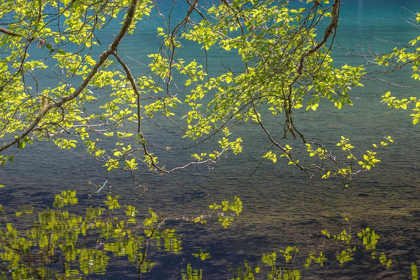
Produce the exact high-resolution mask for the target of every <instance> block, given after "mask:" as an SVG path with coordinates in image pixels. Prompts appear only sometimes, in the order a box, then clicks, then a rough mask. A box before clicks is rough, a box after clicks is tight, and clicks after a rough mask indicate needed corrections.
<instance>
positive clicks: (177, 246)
mask: <svg viewBox="0 0 420 280" xmlns="http://www.w3.org/2000/svg"><path fill="white" fill-rule="evenodd" d="M77 203H78V198H77V197H76V191H63V192H61V194H59V195H56V197H55V200H54V203H53V206H54V208H52V209H51V208H47V209H46V210H43V211H40V212H38V213H34V212H33V210H32V209H30V210H27V208H26V206H25V207H24V209H23V211H20V212H16V215H15V216H16V218H13V219H14V220H13V221H14V223H15V224H12V222H9V220H10V219H9V218H8V217H7V216H6V215H5V214H3V217H2V218H3V220H5V221H6V222H5V223H2V224H1V226H0V271H2V272H1V273H0V279H9V278H12V279H29V278H30V279H32V278H37V279H56V278H58V279H61V278H78V277H84V276H86V275H90V274H99V275H101V274H105V273H106V270H107V268H108V265H109V263H110V259H111V257H114V258H121V257H124V258H126V259H127V260H128V262H130V263H132V264H134V266H135V268H136V270H137V273H138V274H139V275H140V274H142V273H146V272H149V271H151V270H152V268H153V267H154V266H155V265H156V262H155V261H152V260H151V259H150V258H149V253H150V250H151V249H156V250H158V251H160V250H164V251H166V252H169V253H172V254H178V253H180V252H181V251H182V250H183V248H182V242H181V236H180V235H179V234H177V232H176V231H175V229H170V228H163V226H164V223H165V221H167V220H169V219H179V220H184V221H191V222H192V221H195V222H201V223H204V222H206V220H207V219H209V218H211V217H212V216H215V217H218V218H219V219H220V217H223V219H222V222H223V226H225V227H226V226H227V225H228V224H230V223H231V222H232V220H233V216H237V215H239V213H241V211H242V206H241V205H242V202H241V201H240V200H239V198H237V197H235V200H234V201H233V202H229V201H222V202H221V204H216V203H215V204H213V205H211V207H210V208H212V209H211V213H210V214H206V215H200V216H198V217H193V218H185V217H184V218H173V217H171V218H168V217H167V218H162V217H160V216H159V215H158V214H157V213H156V212H154V211H153V210H152V209H149V215H148V217H147V218H145V219H139V218H137V217H136V214H137V213H138V211H137V210H136V208H135V206H133V205H124V207H123V208H121V206H120V203H119V196H118V195H115V196H113V195H111V194H109V195H108V196H107V200H105V201H104V206H106V207H105V208H104V207H93V206H89V207H88V208H86V210H85V215H83V216H82V215H77V214H74V213H72V212H70V211H68V209H66V208H70V207H72V206H74V205H75V204H77ZM213 208H214V209H213ZM24 216H26V218H27V217H31V219H32V220H33V221H35V223H34V226H32V227H31V228H30V229H29V230H27V231H26V232H25V231H23V230H21V231H20V230H19V229H18V228H17V227H16V226H17V225H19V226H22V227H26V226H27V225H24V224H23V223H22V219H23V217H24ZM16 219H18V220H17V221H16ZM224 219H228V220H229V223H227V222H224ZM19 220H20V221H21V223H19ZM15 221H16V222H15ZM194 255H195V254H194ZM197 257H198V258H200V259H201V260H203V261H204V260H206V259H208V258H210V257H211V256H210V254H209V253H204V252H203V251H201V250H200V252H199V253H197ZM181 275H182V279H197V280H198V279H202V270H201V269H200V270H198V269H193V268H192V267H191V264H188V265H187V268H186V269H183V270H182V271H181Z"/></svg>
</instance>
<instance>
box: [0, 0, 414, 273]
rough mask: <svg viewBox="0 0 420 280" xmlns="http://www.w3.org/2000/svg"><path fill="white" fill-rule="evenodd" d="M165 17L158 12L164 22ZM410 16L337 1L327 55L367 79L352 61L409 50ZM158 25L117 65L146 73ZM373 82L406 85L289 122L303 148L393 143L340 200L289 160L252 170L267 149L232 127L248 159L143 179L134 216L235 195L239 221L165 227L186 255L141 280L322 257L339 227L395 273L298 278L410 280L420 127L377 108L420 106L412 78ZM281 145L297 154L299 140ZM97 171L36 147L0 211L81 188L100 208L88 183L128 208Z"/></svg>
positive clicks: (20, 163) (84, 160)
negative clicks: (268, 259) (371, 237)
mask: <svg viewBox="0 0 420 280" xmlns="http://www.w3.org/2000/svg"><path fill="white" fill-rule="evenodd" d="M169 2H171V1H168V3H169ZM165 4H166V5H165ZM185 7H186V4H184V3H179V4H178V6H177V7H176V12H177V13H176V14H175V15H174V19H173V20H174V21H176V20H177V19H179V18H180V17H182V15H183V12H184V11H185ZM169 9H170V6H169V5H168V4H167V3H164V2H163V3H162V12H163V13H164V12H165V10H166V11H168V10H169ZM410 11H412V12H416V11H420V1H415V0H410V1H379V0H370V1H367V0H365V1H362V0H358V1H356V0H351V1H343V4H342V10H341V13H340V20H341V21H340V24H339V28H338V31H337V32H338V33H337V38H336V45H335V46H336V48H335V49H334V50H333V51H334V53H333V57H334V58H335V62H336V64H337V65H342V64H345V63H347V64H350V65H359V64H364V65H365V66H366V69H367V70H368V71H376V70H377V69H376V68H375V67H372V66H370V65H368V63H367V62H366V61H365V60H363V59H360V58H357V57H353V56H351V55H349V52H353V51H352V50H355V51H357V52H358V53H360V54H368V53H369V52H377V53H384V52H387V51H390V50H391V49H392V48H393V47H394V46H395V45H396V44H397V43H401V44H404V43H407V42H408V41H410V40H411V39H412V38H414V37H416V36H418V33H419V30H418V29H416V28H415V27H413V26H412V25H410V24H409V23H407V19H409V18H414V16H413V15H412V14H411V13H410ZM159 22H161V20H160V19H153V20H150V21H145V22H142V23H141V24H140V26H139V29H138V31H136V33H135V34H134V35H133V36H129V37H127V38H125V39H124V40H125V41H124V44H123V46H122V48H121V49H120V55H121V56H123V57H124V58H125V59H126V60H127V61H128V62H127V63H128V64H129V66H130V67H131V68H132V71H133V72H134V73H135V74H136V75H141V74H144V73H146V71H147V70H146V66H145V65H147V63H148V61H149V59H148V58H147V55H148V54H150V53H151V52H156V46H158V45H159V44H160V39H159V38H157V37H156V32H155V30H156V27H157V25H158V24H159ZM108 32H109V33H104V35H103V36H102V37H101V40H103V43H104V44H103V45H104V46H107V45H108V43H107V42H108V41H107V40H111V39H112V34H113V31H112V30H111V31H108ZM107 36H108V37H107ZM339 46H341V47H343V48H346V49H347V51H344V50H342V49H340V48H339ZM187 47H190V49H187V48H186V50H185V51H183V52H182V53H181V54H180V55H182V56H184V57H185V58H186V59H187V60H191V59H197V60H198V61H201V62H204V52H203V50H201V49H200V48H199V47H195V46H193V45H187ZM208 63H209V72H210V73H213V74H220V73H222V71H223V65H222V63H223V64H224V65H229V66H230V67H233V68H234V67H235V66H237V64H238V60H237V59H236V58H235V57H234V56H231V55H226V54H223V53H220V52H214V53H213V56H210V59H209V61H208ZM380 78H381V79H383V80H386V81H388V82H392V83H397V84H401V85H404V86H412V87H397V86H392V85H391V84H389V83H386V82H383V81H378V80H365V81H363V83H364V84H365V86H364V87H363V88H356V89H354V90H352V95H354V97H356V99H354V106H352V107H344V108H343V109H342V110H336V109H334V106H333V104H327V103H325V104H321V106H320V108H319V109H318V110H317V111H316V112H312V111H302V112H299V113H297V114H296V116H295V124H296V125H297V126H298V127H299V128H300V130H301V131H303V132H304V133H305V136H306V137H307V138H309V139H311V140H316V141H320V142H322V143H325V144H326V145H328V146H329V147H331V148H332V149H335V148H334V147H335V143H337V142H338V141H339V139H340V136H342V135H343V136H346V137H348V138H350V140H351V141H352V143H353V144H354V146H355V147H356V149H358V151H360V153H363V151H365V150H367V149H370V148H371V145H372V143H378V142H380V141H382V139H383V137H384V136H388V135H390V136H392V137H393V139H394V141H395V143H394V144H392V145H391V146H389V147H386V148H384V149H383V150H381V151H380V152H378V154H379V157H380V158H381V160H382V162H381V163H380V164H378V167H377V168H374V169H373V170H372V171H371V172H369V173H365V174H361V175H360V176H357V177H356V178H355V179H354V180H353V181H352V182H350V188H348V189H347V190H345V191H343V189H342V186H341V182H340V181H334V180H327V181H325V180H321V179H320V178H315V179H312V180H310V179H308V178H307V177H305V175H304V174H303V173H301V172H300V171H299V170H298V169H297V168H295V167H291V166H289V165H287V163H286V162H285V161H283V162H282V161H280V164H272V163H269V162H265V161H264V162H263V163H262V164H261V165H259V162H260V159H261V156H262V155H263V154H264V153H265V150H266V149H267V148H268V147H270V143H269V141H268V139H266V137H265V135H264V134H263V133H262V131H261V130H259V129H257V127H256V126H255V125H251V124H248V125H243V126H240V127H237V128H236V131H237V133H239V134H241V137H242V138H243V140H244V151H243V153H242V154H240V155H238V156H229V157H228V158H226V159H224V160H223V161H222V162H221V163H220V164H218V165H216V166H215V167H211V168H208V167H198V168H195V167H194V168H190V169H188V170H185V171H182V172H179V173H175V174H171V175H168V176H157V175H155V174H152V173H147V172H143V171H139V173H138V174H137V176H138V178H137V179H138V181H139V182H141V183H142V184H144V186H146V187H147V188H148V191H147V193H146V194H145V195H143V196H141V197H140V198H137V200H136V201H135V202H134V203H136V205H137V207H138V208H139V209H140V210H141V211H147V209H148V208H149V207H151V208H153V209H154V210H155V211H157V212H160V213H162V215H164V216H173V217H181V216H188V215H194V214H197V213H201V212H203V213H204V212H206V211H207V208H208V205H209V204H212V203H213V202H216V201H221V200H222V199H231V198H233V197H234V196H235V195H237V196H239V197H240V198H241V199H242V201H243V213H242V214H241V215H240V216H239V217H237V218H236V219H235V221H234V223H233V225H232V226H231V227H229V228H228V229H223V228H222V227H221V226H220V225H218V224H217V223H210V224H208V225H201V224H192V223H187V222H179V221H176V220H172V221H171V220H170V221H169V222H168V223H167V226H168V227H175V228H176V229H177V230H178V232H179V233H181V234H182V235H183V248H184V250H183V251H182V252H181V253H179V254H177V255H174V254H167V253H164V252H157V253H154V255H152V256H151V258H153V259H154V261H156V262H157V265H156V266H155V268H154V269H153V270H152V271H151V272H150V273H147V274H145V275H143V277H144V279H170V278H171V277H173V279H181V276H180V274H179V271H180V269H181V268H185V264H186V263H191V264H192V266H193V268H198V269H203V275H204V276H203V279H226V278H228V277H229V275H230V274H229V273H230V272H229V270H230V268H232V267H235V266H238V265H240V264H241V263H242V262H243V261H244V259H246V260H248V262H249V263H253V264H256V263H258V261H259V260H260V257H261V256H262V254H264V253H266V254H267V253H272V252H274V251H278V250H279V249H284V248H285V247H286V246H288V245H296V246H301V247H302V248H305V249H304V250H306V251H309V250H311V249H313V248H318V247H319V246H321V244H323V242H324V241H325V240H324V239H322V238H320V237H317V236H319V235H320V232H321V230H323V229H325V228H328V229H330V231H332V232H337V231H338V230H341V229H344V228H346V227H347V226H348V223H347V222H345V221H344V219H345V218H349V220H350V224H351V226H352V227H353V228H354V229H355V231H357V230H358V229H361V228H365V227H371V228H373V229H375V231H376V232H377V233H378V234H379V235H380V236H381V239H380V242H379V245H378V248H379V249H380V250H382V251H383V252H385V253H386V254H387V256H388V257H390V258H392V259H393V265H392V266H391V268H389V269H385V268H383V267H381V266H380V265H378V264H377V263H375V262H372V261H370V262H365V261H366V259H365V257H364V256H359V260H357V261H354V262H352V263H350V264H347V265H344V266H343V267H342V268H339V267H337V266H336V267H333V268H321V269H318V270H316V269H310V270H303V271H302V273H303V275H304V276H305V277H304V279H320V278H321V277H326V278H327V279H407V278H408V277H409V276H410V275H411V274H410V264H411V263H412V262H414V263H417V264H418V265H419V264H420V254H419V248H420V230H419V228H420V161H419V160H418V159H419V158H420V146H419V144H418V143H419V139H420V126H418V125H417V126H413V125H412V124H411V122H412V120H411V117H410V116H409V114H410V112H408V111H394V110H391V109H388V108H387V107H386V106H385V105H384V104H381V103H380V100H381V96H382V95H383V94H384V93H386V92H387V91H389V90H391V91H392V92H393V93H394V94H396V95H398V96H410V95H417V96H418V94H419V90H418V88H417V87H416V86H417V84H418V83H417V84H416V83H415V82H414V81H412V80H411V79H410V69H403V70H401V71H398V72H395V73H393V74H392V75H388V76H380ZM45 86H46V85H45ZM180 94H183V93H182V92H181V93H180ZM184 94H185V93H184ZM275 121H276V120H275V119H273V122H275ZM281 124H282V121H281V120H280V121H279V125H281ZM143 129H144V133H145V136H146V138H147V139H149V142H153V143H155V144H156V146H159V145H162V146H166V145H170V146H175V147H177V146H183V145H186V144H188V143H187V142H185V141H184V142H181V141H180V140H179V138H178V136H177V135H174V136H173V137H172V136H170V135H169V136H168V135H167V134H166V133H164V132H163V131H161V130H159V129H158V128H157V126H155V125H154V124H153V123H151V122H150V123H148V122H144V124H143ZM168 142H169V144H168ZM288 143H290V144H291V145H292V146H293V144H295V145H296V146H298V145H299V143H298V142H297V141H295V142H294V141H290V142H288ZM155 149H156V150H155V151H156V153H162V154H163V153H164V149H162V150H159V149H158V147H156V148H155ZM188 160H189V152H187V153H186V152H185V151H182V150H174V151H172V152H170V153H169V155H165V157H164V158H163V159H162V161H163V162H165V164H166V165H168V166H173V165H175V164H176V163H178V162H180V161H185V162H186V161H188ZM101 165H102V164H101V163H98V162H96V161H95V160H94V159H92V158H91V157H90V156H88V155H86V153H84V152H83V151H82V150H75V151H74V152H68V151H62V150H58V148H56V147H55V146H54V145H53V144H52V143H35V144H34V145H31V146H30V147H28V149H25V150H21V151H19V152H18V153H17V157H16V160H15V162H14V163H13V164H10V165H7V166H5V167H4V168H2V169H0V178H1V182H0V183H1V184H4V185H5V186H6V187H5V188H4V189H1V190H0V193H1V196H0V203H1V204H2V205H3V207H5V208H8V209H20V208H19V207H21V206H22V204H31V205H34V206H35V207H36V208H37V209H40V208H43V207H46V206H49V205H51V203H52V201H53V198H54V195H55V194H56V193H58V192H59V191H61V190H65V189H76V190H78V193H79V195H80V196H81V201H82V203H85V204H89V203H92V201H93V202H95V201H101V200H103V199H104V198H105V197H106V192H101V193H99V194H94V195H93V198H92V199H90V200H89V199H88V198H87V195H88V194H93V193H94V192H95V191H96V189H95V187H94V186H93V185H90V184H89V181H90V182H93V183H95V184H101V183H102V182H103V181H104V179H105V177H106V176H108V181H109V182H110V184H111V185H112V191H113V192H114V193H118V194H121V199H122V200H124V201H127V202H126V203H129V202H133V201H134V197H137V196H136V195H137V194H138V193H139V192H140V191H141V190H140V189H138V188H137V187H136V186H135V185H134V184H133V183H132V182H131V180H130V177H129V176H128V174H126V173H124V172H111V173H110V174H108V175H107V174H106V172H105V170H104V168H103V167H102V166H101ZM254 171H255V172H254ZM251 174H253V175H252V176H251ZM314 236H315V237H314ZM200 249H202V250H203V251H204V252H209V253H210V254H211V256H212V258H211V259H209V260H206V261H205V262H201V261H200V260H198V259H196V258H194V257H193V256H192V255H191V254H192V253H196V252H197V251H199V250H200ZM367 255H368V256H369V253H367ZM330 257H331V258H334V256H330ZM368 259H369V258H368ZM122 267H123V269H122ZM326 271H328V273H327V272H326ZM122 276H124V277H125V278H127V279H128V278H131V277H133V278H134V277H136V276H135V267H131V266H130V265H129V264H127V263H115V264H113V265H111V266H110V269H109V273H108V274H107V277H108V278H110V279H121V277H122ZM103 277H105V276H103ZM103 277H101V278H103ZM258 279H259V278H258Z"/></svg>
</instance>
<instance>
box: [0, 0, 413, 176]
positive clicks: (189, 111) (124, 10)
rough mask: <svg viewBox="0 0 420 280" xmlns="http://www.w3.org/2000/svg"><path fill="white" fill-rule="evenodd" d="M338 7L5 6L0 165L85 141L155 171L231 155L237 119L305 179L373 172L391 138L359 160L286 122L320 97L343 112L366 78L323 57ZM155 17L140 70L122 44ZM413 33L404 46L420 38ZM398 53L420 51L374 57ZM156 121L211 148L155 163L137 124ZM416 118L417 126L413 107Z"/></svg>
mask: <svg viewBox="0 0 420 280" xmlns="http://www.w3.org/2000/svg"><path fill="white" fill-rule="evenodd" d="M340 4H341V3H340V0H334V1H331V3H330V2H329V1H327V0H323V1H322V2H320V1H313V0H307V1H306V3H294V4H291V3H289V1H273V0H264V1H242V0H241V1H239V0H238V1H220V2H212V3H205V2H203V3H201V2H199V1H198V0H196V1H192V2H191V1H188V9H186V10H185V15H184V17H183V19H182V20H180V21H179V22H176V23H173V22H171V13H169V15H163V14H162V13H161V10H160V8H159V5H167V3H166V2H165V3H160V4H159V2H155V1H149V0H144V1H138V0H132V1H128V0H125V1H118V2H112V1H108V0H101V1H79V0H71V1H44V0H38V1H23V0H22V1H15V2H11V1H4V2H2V3H1V4H0V8H1V18H2V19H1V22H0V25H1V29H0V32H1V35H0V47H1V50H2V51H1V62H0V63H1V67H0V71H1V73H0V91H1V102H0V106H1V107H0V120H1V127H0V138H1V146H0V152H1V153H2V155H1V156H0V161H1V162H2V164H3V165H4V164H6V162H7V161H12V160H13V158H14V156H13V152H11V153H10V152H6V150H8V151H11V150H12V149H13V148H14V147H18V148H20V149H22V148H24V147H25V146H26V145H27V144H28V143H30V144H32V143H34V142H35V141H53V142H54V143H55V144H56V145H57V146H58V147H59V148H61V149H72V148H75V147H76V146H80V145H84V146H85V147H86V150H87V151H88V152H89V153H91V154H92V155H93V156H94V157H96V158H97V159H98V160H100V161H103V162H104V165H105V166H106V168H107V169H108V170H112V169H115V168H124V169H127V170H130V171H133V170H135V169H137V168H138V164H139V163H144V164H146V165H147V166H148V168H149V169H150V170H154V171H156V172H158V173H171V172H173V171H175V170H179V169H183V168H185V167H187V166H190V165H196V164H214V163H216V162H217V161H219V160H220V158H221V155H222V154H224V153H226V152H228V151H231V152H233V153H235V154H236V153H239V152H241V150H242V146H241V145H242V143H241V142H242V139H241V135H237V133H235V131H234V130H232V127H233V126H234V125H235V124H238V123H246V122H252V123H255V124H257V125H258V126H259V127H260V131H261V133H263V134H265V135H266V136H267V138H268V139H269V141H270V142H271V147H268V150H267V151H266V152H262V157H263V158H267V159H269V160H271V161H273V162H277V160H278V158H281V157H284V158H286V159H287V161H288V162H289V164H292V165H296V166H297V167H298V168H300V169H301V170H302V171H304V172H305V173H307V174H308V176H310V177H313V176H315V175H317V174H319V173H321V174H322V176H323V178H328V177H330V176H342V177H343V178H344V179H347V178H350V177H351V176H352V175H353V174H356V173H359V172H362V171H366V170H369V169H370V168H371V167H373V166H375V164H376V163H377V162H379V159H377V158H376V156H375V155H376V151H375V149H376V148H378V147H380V146H385V145H387V144H388V143H389V142H392V139H391V138H390V137H386V138H385V140H384V141H380V144H374V149H372V150H368V151H367V152H366V153H365V154H362V155H361V158H360V157H359V156H358V157H359V159H357V158H356V156H355V154H354V153H353V152H352V149H353V146H352V145H351V144H350V140H349V139H348V138H346V137H344V136H341V140H339V142H338V144H337V145H338V146H339V147H341V149H342V150H343V151H344V158H343V160H339V159H338V158H337V156H336V155H333V154H332V153H331V152H330V151H329V150H328V149H327V147H325V146H324V145H322V143H316V142H314V141H311V140H310V139H309V138H310V137H308V136H306V135H305V134H304V131H301V130H300V129H299V127H298V126H297V125H296V124H295V122H294V114H293V112H295V111H296V110H316V109H317V107H318V106H319V104H320V102H321V101H328V102H332V103H333V104H334V105H335V107H336V108H337V109H340V108H342V106H347V105H352V99H351V96H350V94H349V92H350V90H351V89H352V88H353V87H357V86H362V84H361V78H362V76H363V75H364V74H365V70H364V68H363V67H362V66H358V67H355V66H350V65H342V66H341V67H336V66H335V65H334V63H333V59H332V57H331V51H332V45H333V43H334V38H335V34H336V30H337V27H338V25H339V11H340ZM156 16H161V17H162V18H163V20H162V25H161V26H158V27H157V29H156V35H157V36H159V37H161V38H162V44H161V45H160V46H157V47H156V52H154V53H150V55H149V58H150V61H148V62H146V63H148V67H149V68H150V72H149V73H148V74H147V75H140V74H139V73H136V72H135V71H133V62H132V61H131V60H129V59H127V57H124V56H123V55H120V54H119V52H118V50H119V48H120V47H121V45H122V44H124V39H125V37H127V36H132V34H135V32H136V30H137V29H139V28H141V24H140V23H141V22H144V21H146V20H148V19H151V18H153V17H156ZM115 22H118V24H119V25H120V27H119V31H118V33H117V34H115V36H114V37H113V39H112V42H111V43H110V44H109V46H105V44H102V43H101V39H100V37H101V34H104V33H103V32H105V31H106V30H108V29H109V28H111V27H112V26H113V25H115V24H116V23H115ZM113 28H115V27H113ZM417 40H418V38H417ZM417 40H414V41H412V42H411V43H412V44H413V45H416V44H417ZM187 42H195V43H196V44H198V45H199V46H201V47H202V50H203V55H204V56H205V58H206V61H205V63H204V64H203V65H201V64H200V63H198V62H197V60H192V61H191V60H185V59H183V58H182V54H183V51H184V52H185V50H184V49H186V48H187V45H188V44H187ZM212 50H222V51H224V52H227V53H228V54H229V55H232V56H237V58H238V61H240V64H239V65H241V66H240V67H239V70H238V69H235V70H231V69H228V68H226V69H225V72H224V73H223V74H221V75H209V74H208V67H207V58H209V57H210V56H211V51H212ZM417 51H418V50H417ZM396 56H398V57H399V60H403V59H405V60H408V61H409V62H413V63H414V64H413V65H414V67H418V53H406V52H405V50H404V49H403V50H397V49H396V50H395V51H394V52H393V53H391V54H389V55H388V56H384V57H383V58H382V59H379V60H378V63H384V64H387V63H388V62H387V61H388V60H389V59H392V58H393V57H396ZM404 57H405V58H404ZM416 69H417V70H416ZM416 69H415V71H418V68H416ZM415 75H416V74H415ZM45 77H47V79H46V78H45ZM180 93H181V94H180ZM384 101H385V102H387V103H388V105H389V106H394V107H398V106H399V107H405V106H406V105H404V104H406V103H407V102H417V99H415V98H413V99H411V100H409V101H408V100H402V101H400V102H397V100H393V99H392V98H389V95H385V99H384ZM416 104H417V105H416V109H415V110H418V104H419V103H418V102H417V103H416ZM179 108H183V109H182V110H180V109H179ZM270 115H274V116H276V117H275V121H276V122H278V126H277V129H274V130H273V129H272V127H271V126H270V125H268V124H269V123H270V124H271V123H272V120H273V118H272V117H270ZM156 116H163V117H164V118H160V119H159V122H165V123H167V124H170V125H173V127H174V128H176V129H177V130H178V131H179V137H182V138H189V139H191V140H192V141H193V142H192V144H191V146H194V147H195V146H199V145H200V144H201V143H203V142H205V141H207V140H208V139H216V140H217V142H218V147H215V148H212V149H208V147H206V148H203V149H202V151H200V152H198V153H197V152H193V153H192V154H191V156H192V157H193V160H192V161H189V162H180V163H178V164H177V166H164V165H161V164H160V163H159V161H158V157H157V156H156V151H154V148H153V147H151V146H150V143H149V142H148V139H146V137H145V135H144V133H143V129H142V128H143V126H144V125H145V122H144V120H146V119H152V118H155V117H156ZM413 117H414V123H416V122H417V121H418V117H419V116H418V114H414V115H413ZM104 139H112V141H113V142H114V147H113V148H109V146H106V145H102V141H103V140H104ZM294 139H300V140H301V141H300V142H299V141H298V142H296V141H295V142H293V143H295V144H296V145H298V146H299V147H300V148H299V149H301V150H304V151H307V154H308V157H307V158H305V159H304V160H303V159H301V158H297V157H295V156H294V153H293V151H292V149H293V148H292V146H291V143H290V142H291V141H292V140H294ZM337 139H340V136H339V135H337ZM295 144H294V145H295ZM167 149H170V147H167Z"/></svg>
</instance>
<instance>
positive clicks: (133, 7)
mask: <svg viewBox="0 0 420 280" xmlns="http://www.w3.org/2000/svg"><path fill="white" fill-rule="evenodd" d="M137 5H138V0H132V1H131V3H130V6H129V8H128V10H127V17H126V19H125V21H124V24H123V26H122V27H121V30H120V32H119V33H118V34H117V36H116V37H115V39H114V41H113V42H112V43H111V44H110V45H109V48H108V50H106V51H104V52H103V53H102V54H101V55H100V56H99V60H98V62H97V63H96V64H95V66H93V68H92V70H91V71H90V73H89V74H88V75H87V77H86V78H85V79H84V80H83V82H82V83H81V84H80V86H79V87H78V88H77V89H76V91H75V92H74V93H73V94H72V95H69V96H67V97H63V98H62V99H61V100H59V101H57V102H56V103H52V104H49V105H47V106H46V107H45V109H44V110H41V112H40V113H39V115H38V116H37V117H36V118H35V120H34V121H33V122H32V123H31V124H30V125H29V127H28V128H27V129H26V130H25V131H24V132H23V133H22V134H21V135H19V136H16V137H15V139H14V140H13V141H10V142H8V143H5V144H4V145H3V146H1V147H0V152H2V151H4V150H6V149H7V148H9V147H11V146H13V145H14V144H16V143H18V142H19V141H20V140H22V139H23V138H25V137H26V136H27V135H28V134H29V133H31V131H33V130H34V128H35V127H36V126H37V125H38V124H39V123H40V122H41V120H42V119H43V117H44V116H45V115H46V114H47V113H48V112H49V111H50V110H51V109H53V108H59V107H61V106H62V105H63V104H65V103H67V102H69V101H72V100H73V99H75V98H77V97H78V96H79V95H80V94H81V93H82V91H83V90H84V89H86V88H87V86H88V85H89V82H90V81H91V80H92V79H93V77H94V76H95V75H96V73H97V72H98V71H99V68H100V67H101V66H102V65H103V64H104V63H105V62H106V60H107V59H108V58H109V56H111V55H112V54H113V53H115V51H116V50H117V48H118V45H119V44H120V43H121V41H122V39H123V38H124V36H125V35H126V34H127V31H128V29H129V27H130V25H131V24H132V23H133V20H134V15H135V12H136V9H137Z"/></svg>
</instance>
